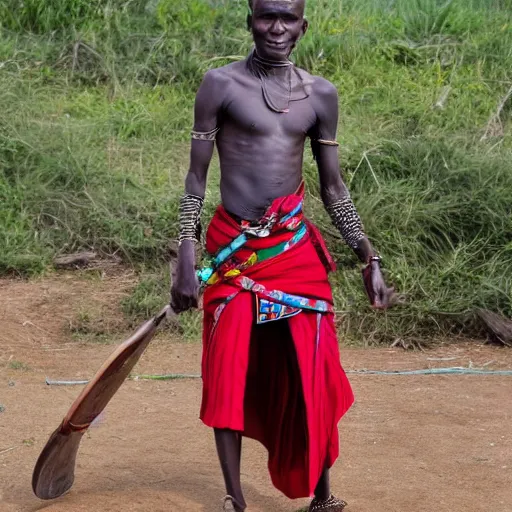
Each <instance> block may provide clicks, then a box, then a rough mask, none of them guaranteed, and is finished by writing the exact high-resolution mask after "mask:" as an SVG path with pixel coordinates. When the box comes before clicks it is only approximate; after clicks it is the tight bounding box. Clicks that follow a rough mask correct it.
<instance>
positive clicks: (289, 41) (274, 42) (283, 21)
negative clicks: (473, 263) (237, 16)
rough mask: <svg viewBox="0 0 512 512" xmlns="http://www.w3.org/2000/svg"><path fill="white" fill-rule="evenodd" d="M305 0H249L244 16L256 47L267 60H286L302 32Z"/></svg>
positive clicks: (305, 22) (304, 20)
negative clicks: (246, 12) (246, 13)
mask: <svg viewBox="0 0 512 512" xmlns="http://www.w3.org/2000/svg"><path fill="white" fill-rule="evenodd" d="M305 3H306V2H305V0H249V9H250V10H251V14H249V16H248V18H247V23H248V26H249V29H250V30H251V31H252V35H253V39H254V44H255V46H256V51H257V52H258V55H259V56H260V57H263V58H265V59H269V60H276V61H281V60H286V59H287V58H288V57H289V56H290V54H291V53H292V50H293V48H294V47H295V45H296V44H297V42H298V40H299V39H300V38H301V37H302V36H303V35H304V34H305V33H306V30H307V28H308V22H307V21H306V19H305V18H304V7H305Z"/></svg>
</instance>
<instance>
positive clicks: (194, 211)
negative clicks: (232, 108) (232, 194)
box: [171, 70, 227, 313]
mask: <svg viewBox="0 0 512 512" xmlns="http://www.w3.org/2000/svg"><path fill="white" fill-rule="evenodd" d="M226 89H227V88H226V83H225V78H224V76H223V75H222V74H221V73H220V72H219V71H218V70H212V71H208V73H206V75H205V77H204V79H203V82H202V83H201V86H200V87H199V90H198V92H197V95H196V101H195V106H194V128H193V131H192V144H191V150H190V167H189V170H188V173H187V177H186V179H185V194H184V195H183V196H182V198H181V199H180V219H179V222H180V235H179V250H178V265H177V269H176V275H175V276H173V280H172V281H173V283H172V288H171V306H172V307H173V309H174V310H175V311H176V312H177V313H179V312H181V311H186V310H187V309H190V308H192V307H197V295H198V288H199V286H198V282H197V278H196V274H195V244H196V242H198V238H199V236H198V235H199V233H200V218H201V212H202V207H203V201H204V196H205V191H206V181H207V176H208V168H209V166H210V162H211V159H212V156H213V149H214V145H215V135H216V133H217V131H218V129H219V126H218V118H219V112H220V110H221V108H222V105H223V103H224V98H225V94H226Z"/></svg>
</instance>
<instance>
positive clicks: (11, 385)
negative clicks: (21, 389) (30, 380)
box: [7, 380, 16, 388]
mask: <svg viewBox="0 0 512 512" xmlns="http://www.w3.org/2000/svg"><path fill="white" fill-rule="evenodd" d="M7 385H8V386H9V387H10V388H13V387H14V386H16V382H14V381H13V380H10V381H9V382H8V383H7Z"/></svg>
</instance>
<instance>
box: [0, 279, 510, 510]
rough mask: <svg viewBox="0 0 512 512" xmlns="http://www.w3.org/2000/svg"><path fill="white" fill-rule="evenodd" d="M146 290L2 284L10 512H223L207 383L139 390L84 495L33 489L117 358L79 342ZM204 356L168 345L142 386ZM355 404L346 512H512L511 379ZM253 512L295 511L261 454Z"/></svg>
mask: <svg viewBox="0 0 512 512" xmlns="http://www.w3.org/2000/svg"><path fill="white" fill-rule="evenodd" d="M133 280H134V278H133V276H130V275H129V274H127V275H124V274H123V275H117V276H111V277H104V278H103V279H92V278H87V277H84V276H83V275H77V274H65V275H60V276H55V277H52V278H46V279H42V280H39V281H34V282H30V283H27V282H23V281H12V280H11V281H9V280H5V281H0V327H1V328H0V404H1V406H2V407H0V410H1V411H2V412H0V511H2V512H4V511H5V512H11V511H12V512H14V511H37V510H45V511H48V512H58V511H72V512H73V511H87V512H91V511H112V512H114V511H145V512H149V511H152V512H158V511H173V512H174V511H190V512H193V511H207V512H210V511H211V512H215V511H220V510H221V506H220V499H221V498H222V496H223V492H224V491H223V486H222V478H221V473H220V470H219V467H218V463H217V460H216V454H215V448H214V444H213V437H212V432H211V431H210V430H209V429H207V428H206V427H204V426H203V425H202V424H201V422H200V421H199V419H198V413H199V404H200V395H201V382H200V380H183V381H169V382H157V381H134V380H130V381H127V382H126V383H125V384H124V385H123V387H122V388H121V389H120V391H119V392H118V394H117V395H116V396H115V397H114V399H113V400H112V402H111V403H110V404H109V406H108V407H107V409H106V410H105V413H104V415H103V417H102V418H101V421H100V422H99V423H98V424H97V425H95V426H94V427H92V428H91V429H90V430H89V432H88V433H87V434H86V435H85V436H84V438H83V440H82V444H81V448H80V451H79V455H78V463H77V470H76V480H75V485H74V487H73V488H72V490H71V492H70V493H68V494H67V495H66V496H64V497H62V498H60V499H58V500H55V501H53V502H43V501H41V500H38V499H37V498H36V497H34V496H33V494H32V491H31V486H30V479H31V473H32V470H33V467H34V464H35V461H36V459H37V457H38V455H39V453H40V451H41V449H42V448H43V446H44V444H45V443H46V441H47V439H48V436H49V435H50V433H51V432H52V431H53V430H54V429H55V428H56V427H57V426H58V424H59V423H60V421H61V419H62V417H63V416H64V414H65V413H66V411H67V409H68V407H69V406H70V404H71V403H72V401H73V400H74V398H75V397H76V396H77V395H78V393H79V392H80V389H81V387H80V386H72V387H57V386H47V385H45V377H50V378H52V379H81V378H84V379H87V378H90V377H92V376H93V375H94V373H95V371H96V370H97V369H98V368H99V366H100V365H101V364H102V363H103V361H104V360H105V359H106V358H107V356H108V355H109V354H110V352H111V351H112V350H113V345H112V344H104V343H91V342H84V341H83V340H82V341H80V340H76V339H73V337H72V336H71V334H70V332H69V329H68V328H66V326H69V325H70V323H73V322H74V321H76V317H77V312H80V310H81V308H83V307H84V304H86V305H87V307H91V301H92V304H93V305H94V306H95V307H97V308H99V310H104V311H109V315H110V317H109V318H110V319H111V320H110V321H111V322H113V323H114V324H115V322H116V315H117V314H118V313H117V311H116V304H117V303H118V302H119V299H120V297H121V296H123V295H124V294H126V292H127V290H128V289H129V287H130V286H132V285H133V282H134V281H133ZM200 355H201V347H200V345H199V344H198V343H185V342H182V341H180V340H178V339H175V338H172V337H171V336H170V335H168V334H165V333H162V334H161V335H159V336H158V337H157V338H156V339H155V340H154V341H153V342H152V344H151V345H150V346H149V348H148V350H147V352H146V353H145V354H144V356H143V358H142V359H141V361H140V362H139V364H138V366H137V367H136V368H135V373H171V372H179V373H198V372H199V362H200ZM342 359H343V364H344V366H345V368H346V369H347V370H355V369H364V368H366V369H377V370H378V369H381V370H383V369H394V370H396V369H418V368H429V367H441V366H468V365H470V364H472V365H474V366H475V367H480V366H483V365H487V366H486V367H487V368H489V369H512V350H506V349H502V348H496V347H491V346H486V345H483V344H481V343H478V342H467V343H457V344H447V345H445V346H443V347H439V348H436V349H435V350H432V351H428V352H404V351H403V350H401V349H371V350H357V349H342ZM351 381H352V384H353V387H354V390H355V393H356V399H357V401H356V404H355V406H354V407H353V408H352V409H351V411H350V412H349V413H348V414H347V416H346V417H345V418H344V419H343V420H342V422H341V424H340V436H341V453H342V456H341V458H340V460H339V461H338V463H337V464H336V466H335V469H334V470H333V472H332V487H333V490H334V491H335V492H336V493H337V494H338V495H339V496H340V497H343V498H344V499H345V500H346V501H348V502H349V507H348V508H347V512H381V511H387V512H423V511H424V512H427V511H428V512H432V511H436V512H469V511H472V512H473V511H482V512H483V511H486V512H487V511H493V512H512V426H511V424H512V423H511V421H512V377H500V376H457V375H455V376H446V375H442V376H413V377H406V376H368V375H351ZM242 471H243V481H244V486H245V489H246V494H247V500H248V502H249V509H248V510H249V511H251V512H257V511H260V512H262V511H283V512H287V511H290V512H291V511H295V510H297V509H298V508H300V507H301V506H304V505H305V504H307V500H304V501H302V500H300V501H295V502H291V501H289V500H286V499H285V498H283V497H282V496H281V495H280V494H279V493H278V492H277V491H276V490H275V489H274V488H273V487H272V485H271V483H270V481H269V477H268V472H267V470H266V454H265V452H264V450H263V449H262V448H261V447H260V446H259V445H258V444H256V443H255V442H250V441H247V442H246V443H245V445H244V454H243V470H242Z"/></svg>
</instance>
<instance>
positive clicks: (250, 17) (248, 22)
mask: <svg viewBox="0 0 512 512" xmlns="http://www.w3.org/2000/svg"><path fill="white" fill-rule="evenodd" d="M251 29H252V14H250V13H249V14H248V15H247V30H248V31H249V32H250V31H251Z"/></svg>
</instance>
